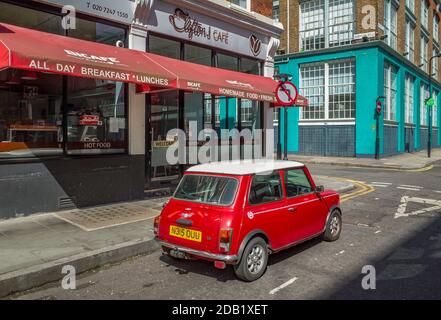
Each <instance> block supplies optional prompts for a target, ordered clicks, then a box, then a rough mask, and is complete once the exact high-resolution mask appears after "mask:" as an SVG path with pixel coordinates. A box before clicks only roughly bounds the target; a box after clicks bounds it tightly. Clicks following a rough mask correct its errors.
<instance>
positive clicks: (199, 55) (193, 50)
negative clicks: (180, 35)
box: [184, 43, 211, 66]
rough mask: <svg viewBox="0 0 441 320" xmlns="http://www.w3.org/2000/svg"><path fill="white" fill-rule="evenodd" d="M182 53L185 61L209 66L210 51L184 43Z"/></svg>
mask: <svg viewBox="0 0 441 320" xmlns="http://www.w3.org/2000/svg"><path fill="white" fill-rule="evenodd" d="M184 52H185V54H184V58H185V61H188V62H193V63H197V64H202V65H205V66H211V50H210V49H207V48H202V47H198V46H193V45H191V44H187V43H186V44H185V46H184Z"/></svg>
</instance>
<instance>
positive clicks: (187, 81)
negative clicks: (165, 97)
mask: <svg viewBox="0 0 441 320" xmlns="http://www.w3.org/2000/svg"><path fill="white" fill-rule="evenodd" d="M154 59H155V61H156V62H158V63H159V64H161V65H162V66H163V67H164V68H167V70H168V71H169V72H171V73H173V74H175V76H176V78H177V86H178V88H179V89H181V90H186V91H200V92H206V93H211V94H214V95H218V96H229V97H237V98H243V99H250V100H259V101H269V102H275V101H276V99H275V90H276V87H277V84H278V83H277V81H275V80H273V79H271V78H268V77H262V76H257V75H253V74H247V73H242V72H236V71H230V70H225V69H220V68H213V67H208V66H204V65H200V64H195V63H191V62H187V61H181V60H175V59H171V58H167V57H163V56H155V58H154Z"/></svg>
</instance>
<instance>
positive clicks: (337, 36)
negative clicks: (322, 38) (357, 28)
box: [329, 0, 354, 47]
mask: <svg viewBox="0 0 441 320" xmlns="http://www.w3.org/2000/svg"><path fill="white" fill-rule="evenodd" d="M353 32H354V7H353V0H329V46H330V47H334V46H341V45H344V44H350V43H351V40H352V39H353V37H354V34H353Z"/></svg>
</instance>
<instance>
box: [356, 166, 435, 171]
mask: <svg viewBox="0 0 441 320" xmlns="http://www.w3.org/2000/svg"><path fill="white" fill-rule="evenodd" d="M348 168H354V169H374V170H380V171H383V170H384V171H401V172H424V171H429V170H432V169H433V165H429V166H427V167H424V168H420V169H398V168H397V169H395V168H384V167H362V166H348Z"/></svg>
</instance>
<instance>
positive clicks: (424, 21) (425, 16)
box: [420, 0, 429, 30]
mask: <svg viewBox="0 0 441 320" xmlns="http://www.w3.org/2000/svg"><path fill="white" fill-rule="evenodd" d="M420 13H421V16H420V18H421V25H422V26H423V27H424V28H426V30H429V2H428V1H426V0H421V10H420Z"/></svg>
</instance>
